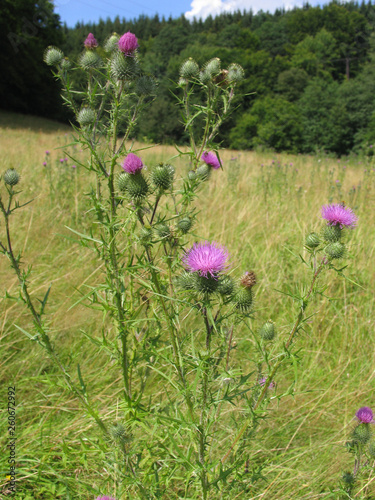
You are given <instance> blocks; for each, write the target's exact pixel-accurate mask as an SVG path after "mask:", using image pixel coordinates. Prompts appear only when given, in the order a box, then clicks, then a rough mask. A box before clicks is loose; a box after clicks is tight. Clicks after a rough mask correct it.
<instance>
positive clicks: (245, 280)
mask: <svg viewBox="0 0 375 500" xmlns="http://www.w3.org/2000/svg"><path fill="white" fill-rule="evenodd" d="M256 284H257V277H256V275H255V273H254V271H246V273H245V274H244V275H243V276H242V278H241V285H242V286H243V287H244V288H252V287H253V286H254V285H256Z"/></svg>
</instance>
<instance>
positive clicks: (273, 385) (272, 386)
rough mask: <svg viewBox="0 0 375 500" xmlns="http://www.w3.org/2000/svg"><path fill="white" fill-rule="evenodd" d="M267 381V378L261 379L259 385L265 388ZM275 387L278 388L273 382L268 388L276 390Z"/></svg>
mask: <svg viewBox="0 0 375 500" xmlns="http://www.w3.org/2000/svg"><path fill="white" fill-rule="evenodd" d="M266 381H267V377H262V378H261V379H259V382H258V383H259V385H260V386H261V387H263V386H264V384H265V383H266ZM275 387H276V384H275V382H274V381H273V380H272V381H271V382H270V385H269V386H268V389H274V388H275Z"/></svg>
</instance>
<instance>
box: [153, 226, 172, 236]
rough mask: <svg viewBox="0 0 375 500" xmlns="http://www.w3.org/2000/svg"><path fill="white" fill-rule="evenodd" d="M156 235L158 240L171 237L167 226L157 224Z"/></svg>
mask: <svg viewBox="0 0 375 500" xmlns="http://www.w3.org/2000/svg"><path fill="white" fill-rule="evenodd" d="M156 233H157V235H158V236H159V238H160V239H164V238H169V237H170V235H171V229H170V227H169V226H168V224H165V223H162V224H158V226H157V227H156Z"/></svg>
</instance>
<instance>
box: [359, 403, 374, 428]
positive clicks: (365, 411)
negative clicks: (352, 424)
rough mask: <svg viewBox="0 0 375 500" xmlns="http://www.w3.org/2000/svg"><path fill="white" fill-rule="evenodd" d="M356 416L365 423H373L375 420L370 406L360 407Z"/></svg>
mask: <svg viewBox="0 0 375 500" xmlns="http://www.w3.org/2000/svg"><path fill="white" fill-rule="evenodd" d="M355 416H356V417H357V418H358V420H359V421H360V422H362V423H364V424H372V423H374V422H375V421H374V418H373V413H372V410H371V408H369V407H368V406H362V408H360V409H359V410H358V411H357V413H356V414H355Z"/></svg>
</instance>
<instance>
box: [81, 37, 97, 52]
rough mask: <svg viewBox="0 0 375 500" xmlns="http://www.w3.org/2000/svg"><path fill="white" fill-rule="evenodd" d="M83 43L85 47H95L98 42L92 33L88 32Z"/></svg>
mask: <svg viewBox="0 0 375 500" xmlns="http://www.w3.org/2000/svg"><path fill="white" fill-rule="evenodd" d="M83 45H84V46H85V47H86V49H95V48H96V47H97V46H98V42H97V40H96V38H95V37H94V35H93V34H92V33H89V34H88V35H87V38H86V40H85V41H84V43H83Z"/></svg>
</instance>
